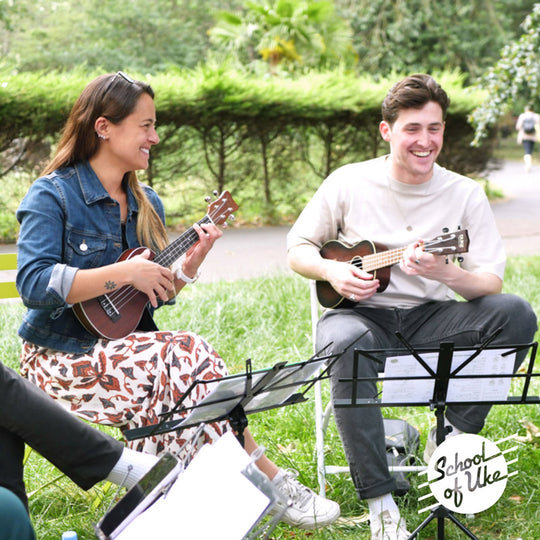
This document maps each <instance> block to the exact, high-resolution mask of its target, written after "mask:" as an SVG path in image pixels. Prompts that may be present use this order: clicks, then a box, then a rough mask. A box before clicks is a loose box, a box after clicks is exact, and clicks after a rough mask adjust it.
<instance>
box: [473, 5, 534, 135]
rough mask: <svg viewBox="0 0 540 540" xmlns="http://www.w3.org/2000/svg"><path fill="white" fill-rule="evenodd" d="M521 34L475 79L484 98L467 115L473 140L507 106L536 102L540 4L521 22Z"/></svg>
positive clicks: (490, 124) (485, 131)
mask: <svg viewBox="0 0 540 540" xmlns="http://www.w3.org/2000/svg"><path fill="white" fill-rule="evenodd" d="M523 32H524V33H523V35H522V36H521V37H520V38H519V39H518V40H516V41H515V42H513V43H510V44H509V45H507V46H506V47H505V48H504V50H503V51H502V53H501V58H500V60H499V61H498V62H497V63H496V64H495V66H493V67H492V68H491V69H490V70H488V72H487V73H486V75H485V76H484V77H483V78H482V80H481V81H480V83H479V87H481V88H483V89H484V90H486V91H487V94H488V99H486V101H485V102H484V103H482V104H481V105H480V106H479V107H478V108H476V109H475V110H474V112H473V114H472V115H471V117H470V119H471V122H472V123H473V125H474V126H475V128H476V136H475V143H478V142H479V141H480V140H481V139H483V138H484V137H485V136H486V133H487V130H488V128H489V126H492V125H493V124H495V123H496V122H497V120H498V119H499V118H500V117H501V116H502V115H503V114H504V113H505V112H506V111H507V110H508V108H510V107H515V106H517V105H518V104H523V103H530V104H531V105H533V106H534V104H536V105H540V99H539V96H540V55H539V51H540V4H535V6H534V9H533V11H532V13H531V14H530V15H529V16H528V17H527V18H526V19H525V21H524V23H523Z"/></svg>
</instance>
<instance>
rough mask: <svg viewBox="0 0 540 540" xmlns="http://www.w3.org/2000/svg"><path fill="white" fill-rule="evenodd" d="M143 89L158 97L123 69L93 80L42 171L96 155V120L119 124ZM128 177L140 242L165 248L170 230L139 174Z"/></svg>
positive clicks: (75, 106)
mask: <svg viewBox="0 0 540 540" xmlns="http://www.w3.org/2000/svg"><path fill="white" fill-rule="evenodd" d="M143 93H146V94H148V95H149V96H150V97H151V98H152V99H154V91H153V90H152V87H151V86H150V85H148V84H146V83H144V82H141V81H134V80H132V79H130V78H129V77H127V75H125V74H124V73H122V72H118V73H113V74H107V75H101V76H99V77H97V78H96V79H94V80H93V81H92V82H90V83H89V84H88V85H87V86H86V88H85V89H84V90H83V91H82V93H81V95H80V96H79V97H78V99H77V101H76V102H75V105H73V108H72V109H71V112H70V114H69V117H68V120H67V122H66V125H65V126H64V129H63V131H62V137H61V138H60V142H59V143H58V148H57V150H56V153H55V155H54V156H53V158H52V160H51V161H50V162H49V164H48V165H47V166H46V167H45V169H44V171H43V172H42V175H47V174H50V173H51V172H53V171H55V170H57V169H60V168H62V167H69V166H71V165H74V164H75V163H79V162H82V161H88V160H90V159H91V158H92V157H94V155H95V154H96V152H97V150H98V148H99V145H100V141H99V138H98V136H97V134H96V132H95V122H96V120H97V119H98V118H99V117H100V116H103V117H105V118H107V119H108V120H109V121H110V122H112V123H113V124H119V123H120V122H122V120H124V118H126V117H127V116H129V115H130V114H131V113H132V112H133V111H134V110H135V107H136V105H137V102H138V100H139V98H140V97H141V95H142V94H143ZM124 180H125V181H126V182H127V185H128V186H129V188H130V189H131V191H132V192H133V194H134V195H135V198H136V199H137V204H138V206H139V217H138V221H137V236H138V239H139V242H140V243H141V245H143V246H148V247H151V248H153V249H163V247H165V246H166V245H167V242H168V241H167V232H166V230H165V227H164V225H163V223H162V221H161V219H160V218H159V216H158V214H157V213H156V211H155V210H154V207H153V206H152V205H151V204H150V201H149V200H148V198H147V197H146V194H145V192H144V190H143V189H142V187H141V184H140V183H139V181H138V179H137V174H136V173H135V171H131V172H129V173H127V174H126V177H125V178H124Z"/></svg>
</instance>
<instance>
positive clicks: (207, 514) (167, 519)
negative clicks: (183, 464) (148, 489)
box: [118, 433, 270, 540]
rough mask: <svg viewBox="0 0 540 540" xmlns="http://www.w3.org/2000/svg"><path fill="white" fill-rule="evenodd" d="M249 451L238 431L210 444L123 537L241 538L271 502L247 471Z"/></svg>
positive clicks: (130, 539) (126, 539) (125, 539)
mask: <svg viewBox="0 0 540 540" xmlns="http://www.w3.org/2000/svg"><path fill="white" fill-rule="evenodd" d="M250 461H251V460H250V457H249V455H248V454H247V453H246V452H245V451H244V449H243V448H242V447H241V446H240V444H239V443H238V441H237V439H236V437H235V436H234V435H233V434H232V433H227V434H225V435H224V436H223V437H221V438H220V439H219V440H218V441H216V442H215V443H214V444H212V445H209V444H207V445H204V446H203V447H202V448H201V450H200V451H199V452H198V453H197V455H196V456H195V458H194V459H193V460H192V462H191V463H190V464H189V466H188V467H187V468H186V470H185V471H184V472H183V473H182V474H180V475H179V476H178V479H177V480H176V482H175V483H174V484H173V486H172V488H171V489H170V491H169V492H168V493H167V495H166V496H165V497H161V498H160V499H159V500H158V501H157V502H156V503H155V504H154V505H153V506H151V507H150V508H148V509H147V510H146V511H145V512H144V513H143V514H141V515H140V516H139V517H137V518H136V519H135V520H134V521H133V522H132V523H130V524H129V525H128V527H126V529H124V531H123V532H122V533H121V534H120V535H119V536H118V539H119V540H148V538H170V539H176V538H178V539H184V538H219V539H220V540H241V539H242V538H243V537H244V536H245V535H246V534H247V533H248V532H249V531H250V530H251V528H252V527H253V525H254V524H255V523H256V522H257V520H258V519H259V517H260V516H261V515H262V513H263V512H264V511H265V509H266V508H267V506H268V505H269V504H270V499H269V498H268V497H267V496H266V495H264V494H263V493H262V492H261V491H260V490H259V489H257V488H256V487H255V486H254V485H253V484H252V483H251V482H250V481H249V480H248V479H247V478H246V477H245V476H244V475H243V474H242V472H241V471H242V470H243V469H244V468H245V467H247V465H248V464H249V463H250Z"/></svg>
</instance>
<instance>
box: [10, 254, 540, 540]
mask: <svg viewBox="0 0 540 540" xmlns="http://www.w3.org/2000/svg"><path fill="white" fill-rule="evenodd" d="M505 291H506V292H515V293H517V294H519V295H521V296H523V297H525V298H527V299H528V300H529V301H530V302H531V304H532V305H533V308H534V309H535V311H536V313H540V256H539V257H513V258H511V259H510V261H509V264H508V268H507V281H506V283H505ZM23 311H24V308H23V307H22V305H21V304H17V303H15V304H1V305H0V322H1V323H2V324H1V326H0V328H1V329H0V332H1V337H2V342H3V347H2V352H1V353H0V355H1V356H0V360H1V361H2V362H4V363H5V364H7V365H10V366H11V367H14V368H17V363H18V359H17V357H18V351H19V347H20V344H19V340H18V338H17V336H16V330H17V327H18V324H19V320H20V318H21V316H22V313H23ZM158 323H159V326H160V327H161V328H164V329H165V328H171V329H176V328H186V329H190V330H193V331H195V332H197V333H199V334H201V335H203V336H205V337H206V338H207V339H208V341H209V342H210V343H212V345H213V346H214V347H215V348H216V349H217V350H218V351H219V352H220V353H221V354H222V356H223V357H224V359H225V360H226V362H227V365H228V366H229V369H230V371H231V372H233V373H239V372H241V371H243V369H244V366H245V361H246V359H248V358H249V359H251V360H252V362H253V366H254V368H255V369H258V368H263V367H269V366H271V365H273V364H274V363H276V362H278V361H287V362H298V361H302V360H306V359H308V358H309V357H310V356H311V323H310V313H309V291H308V286H307V282H306V281H305V280H303V279H301V278H299V277H296V276H284V277H275V278H260V279H253V280H246V281H238V282H234V283H217V284H197V285H196V286H190V287H187V288H186V289H185V290H184V292H183V294H182V296H181V298H180V301H179V302H178V304H177V305H176V306H175V307H174V308H165V309H162V310H160V313H159V316H158ZM539 362H540V360H539ZM536 371H537V372H538V371H539V370H538V369H537V370H536ZM324 391H325V393H326V395H327V396H328V389H327V388H325V390H324ZM530 393H531V394H532V395H538V394H539V393H540V382H539V381H538V380H536V381H535V383H534V384H533V388H532V389H531V392H530ZM309 397H312V396H309ZM384 413H385V416H394V417H397V416H399V417H402V418H405V419H407V420H408V421H409V422H410V423H411V424H413V425H414V426H416V427H417V428H418V429H419V431H420V433H421V439H422V440H421V445H420V451H419V456H421V452H422V451H423V447H424V441H425V437H426V435H427V433H428V431H429V429H430V427H431V426H433V425H434V424H435V418H434V415H433V413H432V412H430V411H429V410H428V409H427V408H421V407H418V408H401V409H385V410H384ZM525 420H527V421H528V422H530V424H526V423H525ZM249 422H250V429H251V430H252V431H253V433H254V434H255V437H256V439H257V440H258V441H259V442H260V443H261V444H262V445H264V446H265V447H266V449H267V450H266V452H267V454H268V455H269V456H270V457H271V458H272V459H273V460H274V461H275V462H276V463H278V464H279V465H280V466H283V467H292V468H295V469H297V470H298V471H299V472H300V480H301V481H302V482H304V483H305V484H306V485H309V486H310V487H312V488H314V489H317V474H316V465H315V449H314V446H315V437H314V418H313V400H312V399H310V400H309V401H308V402H307V403H304V404H299V405H295V406H291V407H286V408H281V409H276V410H274V411H269V412H266V413H260V414H257V415H252V416H250V418H249ZM526 425H534V426H540V406H538V405H527V406H497V407H494V408H493V410H492V411H491V413H490V416H489V418H488V423H487V426H486V428H485V429H484V431H483V432H482V435H483V436H485V437H487V438H488V439H490V440H492V441H496V440H499V439H500V438H502V437H506V436H508V435H511V434H514V433H517V434H518V435H519V436H520V437H522V438H523V440H522V441H520V442H518V443H516V444H517V445H518V448H517V451H516V452H515V453H514V454H516V456H515V457H517V458H518V463H517V465H515V467H516V469H517V470H518V471H519V474H518V475H517V476H514V477H513V478H512V479H510V480H509V482H508V485H507V487H506V490H505V492H504V493H503V496H502V497H501V499H500V500H499V501H498V502H497V503H496V504H495V505H494V506H493V507H491V508H489V509H488V510H485V511H484V512H482V513H480V514H478V515H476V516H474V517H467V516H463V517H462V516H458V517H459V519H460V520H461V521H463V522H464V524H465V525H466V526H467V527H468V528H469V529H471V530H472V531H473V533H474V534H475V535H477V536H478V537H479V538H482V539H503V540H504V539H506V540H510V539H512V540H516V539H517V538H522V539H523V540H533V539H537V538H540V510H539V508H540V478H539V474H538V473H539V463H540V448H539V446H538V443H539V441H538V439H536V443H534V442H526V437H527V435H528V434H529V433H530V432H529V431H528V430H527V428H526ZM100 429H105V430H108V428H100ZM109 431H110V432H111V433H112V434H114V435H117V433H116V432H115V431H114V430H109ZM326 451H327V457H328V462H329V463H331V464H335V465H345V464H346V462H345V459H344V457H343V452H342V448H341V443H340V441H339V437H338V435H337V431H336V429H335V426H334V424H333V422H331V424H330V427H329V434H328V437H327V439H326ZM26 481H27V485H28V491H29V493H30V510H31V514H32V519H33V521H34V525H35V528H36V530H37V534H38V538H39V539H51V540H58V539H59V538H60V537H61V533H62V531H65V530H68V529H73V530H76V531H77V532H78V534H79V539H81V540H84V539H90V538H94V534H93V531H92V523H95V522H96V521H97V520H98V519H99V518H100V517H101V516H102V515H103V514H104V512H105V510H106V508H107V506H108V505H109V504H110V503H111V501H112V500H113V496H114V491H115V489H114V488H111V486H110V485H109V484H107V483H101V484H100V485H98V486H97V487H95V488H93V489H91V490H90V491H89V492H84V491H82V490H80V489H79V488H77V487H76V486H75V485H74V484H72V483H71V482H69V481H68V480H67V479H65V478H62V477H61V474H60V473H59V472H58V471H57V470H56V469H55V468H54V467H53V466H52V465H50V464H48V463H47V462H45V460H43V458H41V457H40V456H38V455H37V454H36V453H35V452H31V453H30V454H29V457H28V462H27V467H26ZM419 483H420V481H419V479H418V477H417V476H412V477H411V484H412V488H411V490H410V491H409V493H408V494H407V495H405V496H404V497H401V498H400V499H399V505H400V508H401V511H402V513H403V514H404V515H405V516H406V519H407V522H408V523H409V528H410V530H412V529H413V528H414V527H416V526H417V525H419V524H420V523H421V521H422V520H423V519H424V518H425V514H422V515H419V514H418V509H419V508H421V507H422V506H423V505H422V504H421V503H419V502H418V497H419V496H420V495H422V494H423V492H421V491H420V490H419V488H418V485H419ZM327 495H328V497H330V498H332V499H334V500H336V501H337V502H339V503H340V505H341V508H342V515H343V517H344V518H345V519H343V520H342V521H340V522H339V523H337V524H336V525H332V526H330V527H327V528H326V529H323V530H320V531H300V530H297V529H293V528H290V527H288V526H286V525H280V526H278V528H277V529H276V530H275V531H274V533H273V534H272V538H275V539H278V538H279V539H282V538H283V539H288V538H294V539H338V538H339V539H355V540H356V539H368V538H369V524H368V522H367V519H366V510H367V506H366V505H365V504H364V503H360V502H359V501H358V499H357V498H356V495H355V492H354V489H353V486H352V482H351V480H350V478H349V477H348V475H340V476H332V477H330V478H329V482H328V486H327ZM179 511H180V509H179ZM209 515H211V510H209ZM447 523H448V524H447V526H446V536H445V538H447V539H448V540H452V539H457V538H464V537H465V535H464V534H463V533H462V532H459V531H458V529H457V528H456V527H455V526H454V525H452V524H451V523H450V522H447ZM178 530H179V531H180V533H181V518H180V517H179V519H178ZM0 536H1V535H0ZM180 537H181V534H180V535H179V536H178V538H180ZM435 537H436V521H434V522H432V523H431V524H430V525H429V527H428V528H427V529H426V530H425V531H424V532H423V533H422V534H421V538H423V539H425V538H435ZM190 540H191V539H190ZM203 540H204V539H203Z"/></svg>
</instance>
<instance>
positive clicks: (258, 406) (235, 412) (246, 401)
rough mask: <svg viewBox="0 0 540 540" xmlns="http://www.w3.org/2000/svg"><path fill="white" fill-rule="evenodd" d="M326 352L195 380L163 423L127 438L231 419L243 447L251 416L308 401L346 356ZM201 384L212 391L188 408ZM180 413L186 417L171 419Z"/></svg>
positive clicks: (129, 433)
mask: <svg viewBox="0 0 540 540" xmlns="http://www.w3.org/2000/svg"><path fill="white" fill-rule="evenodd" d="M325 349H326V347H325ZM325 349H322V350H321V351H319V352H318V353H317V354H315V355H314V356H312V357H311V358H310V359H309V360H306V361H304V362H299V363H295V364H287V363H286V362H278V363H276V364H275V365H274V366H272V367H270V368H267V369H262V370H257V371H252V369H251V360H247V361H246V371H245V373H241V374H238V375H230V376H228V377H222V378H220V379H212V380H209V381H204V380H195V381H193V383H192V384H191V385H190V387H189V388H188V390H187V391H186V392H185V394H184V395H183V396H182V398H181V399H180V400H179V401H178V403H177V404H176V405H175V407H174V408H173V409H172V410H171V411H169V412H167V413H166V414H164V415H163V417H164V418H163V420H162V421H161V422H159V423H158V424H154V425H151V426H144V427H141V428H135V429H130V430H128V431H126V432H124V436H125V437H126V439H127V440H129V441H131V440H134V439H141V438H143V437H148V436H151V435H156V434H160V433H167V432H169V431H175V430H177V431H180V430H183V429H186V428H189V427H194V426H197V425H200V424H203V423H204V424H207V423H211V422H216V421H218V420H224V419H227V420H229V423H230V424H231V427H232V428H233V430H234V431H235V433H237V437H238V439H239V441H240V443H241V444H242V446H243V445H244V440H243V432H244V429H245V428H246V427H247V425H248V421H247V416H246V415H247V414H253V413H257V412H262V411H267V410H270V409H275V408H279V407H285V406H287V405H294V404H296V403H302V402H304V401H307V398H306V397H305V395H306V393H307V392H308V391H309V390H310V389H311V387H312V386H313V385H314V384H315V382H316V381H318V380H321V379H323V378H328V375H327V372H328V370H329V369H330V367H331V366H332V364H333V363H334V362H335V361H336V360H337V359H338V358H339V357H340V356H341V354H343V353H339V354H327V355H322V353H323V352H324V350H325ZM201 384H202V385H208V386H213V388H212V391H211V392H210V393H208V394H207V396H206V397H205V398H204V399H202V400H201V401H200V402H199V403H197V404H196V405H194V406H192V407H185V406H184V405H183V403H184V401H185V400H186V398H187V397H188V396H189V395H190V393H191V392H193V391H194V389H195V388H196V387H197V386H198V385H201ZM302 387H303V389H302ZM300 389H302V391H300ZM177 414H182V415H183V418H181V419H176V420H171V418H172V417H173V416H174V415H177Z"/></svg>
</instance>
